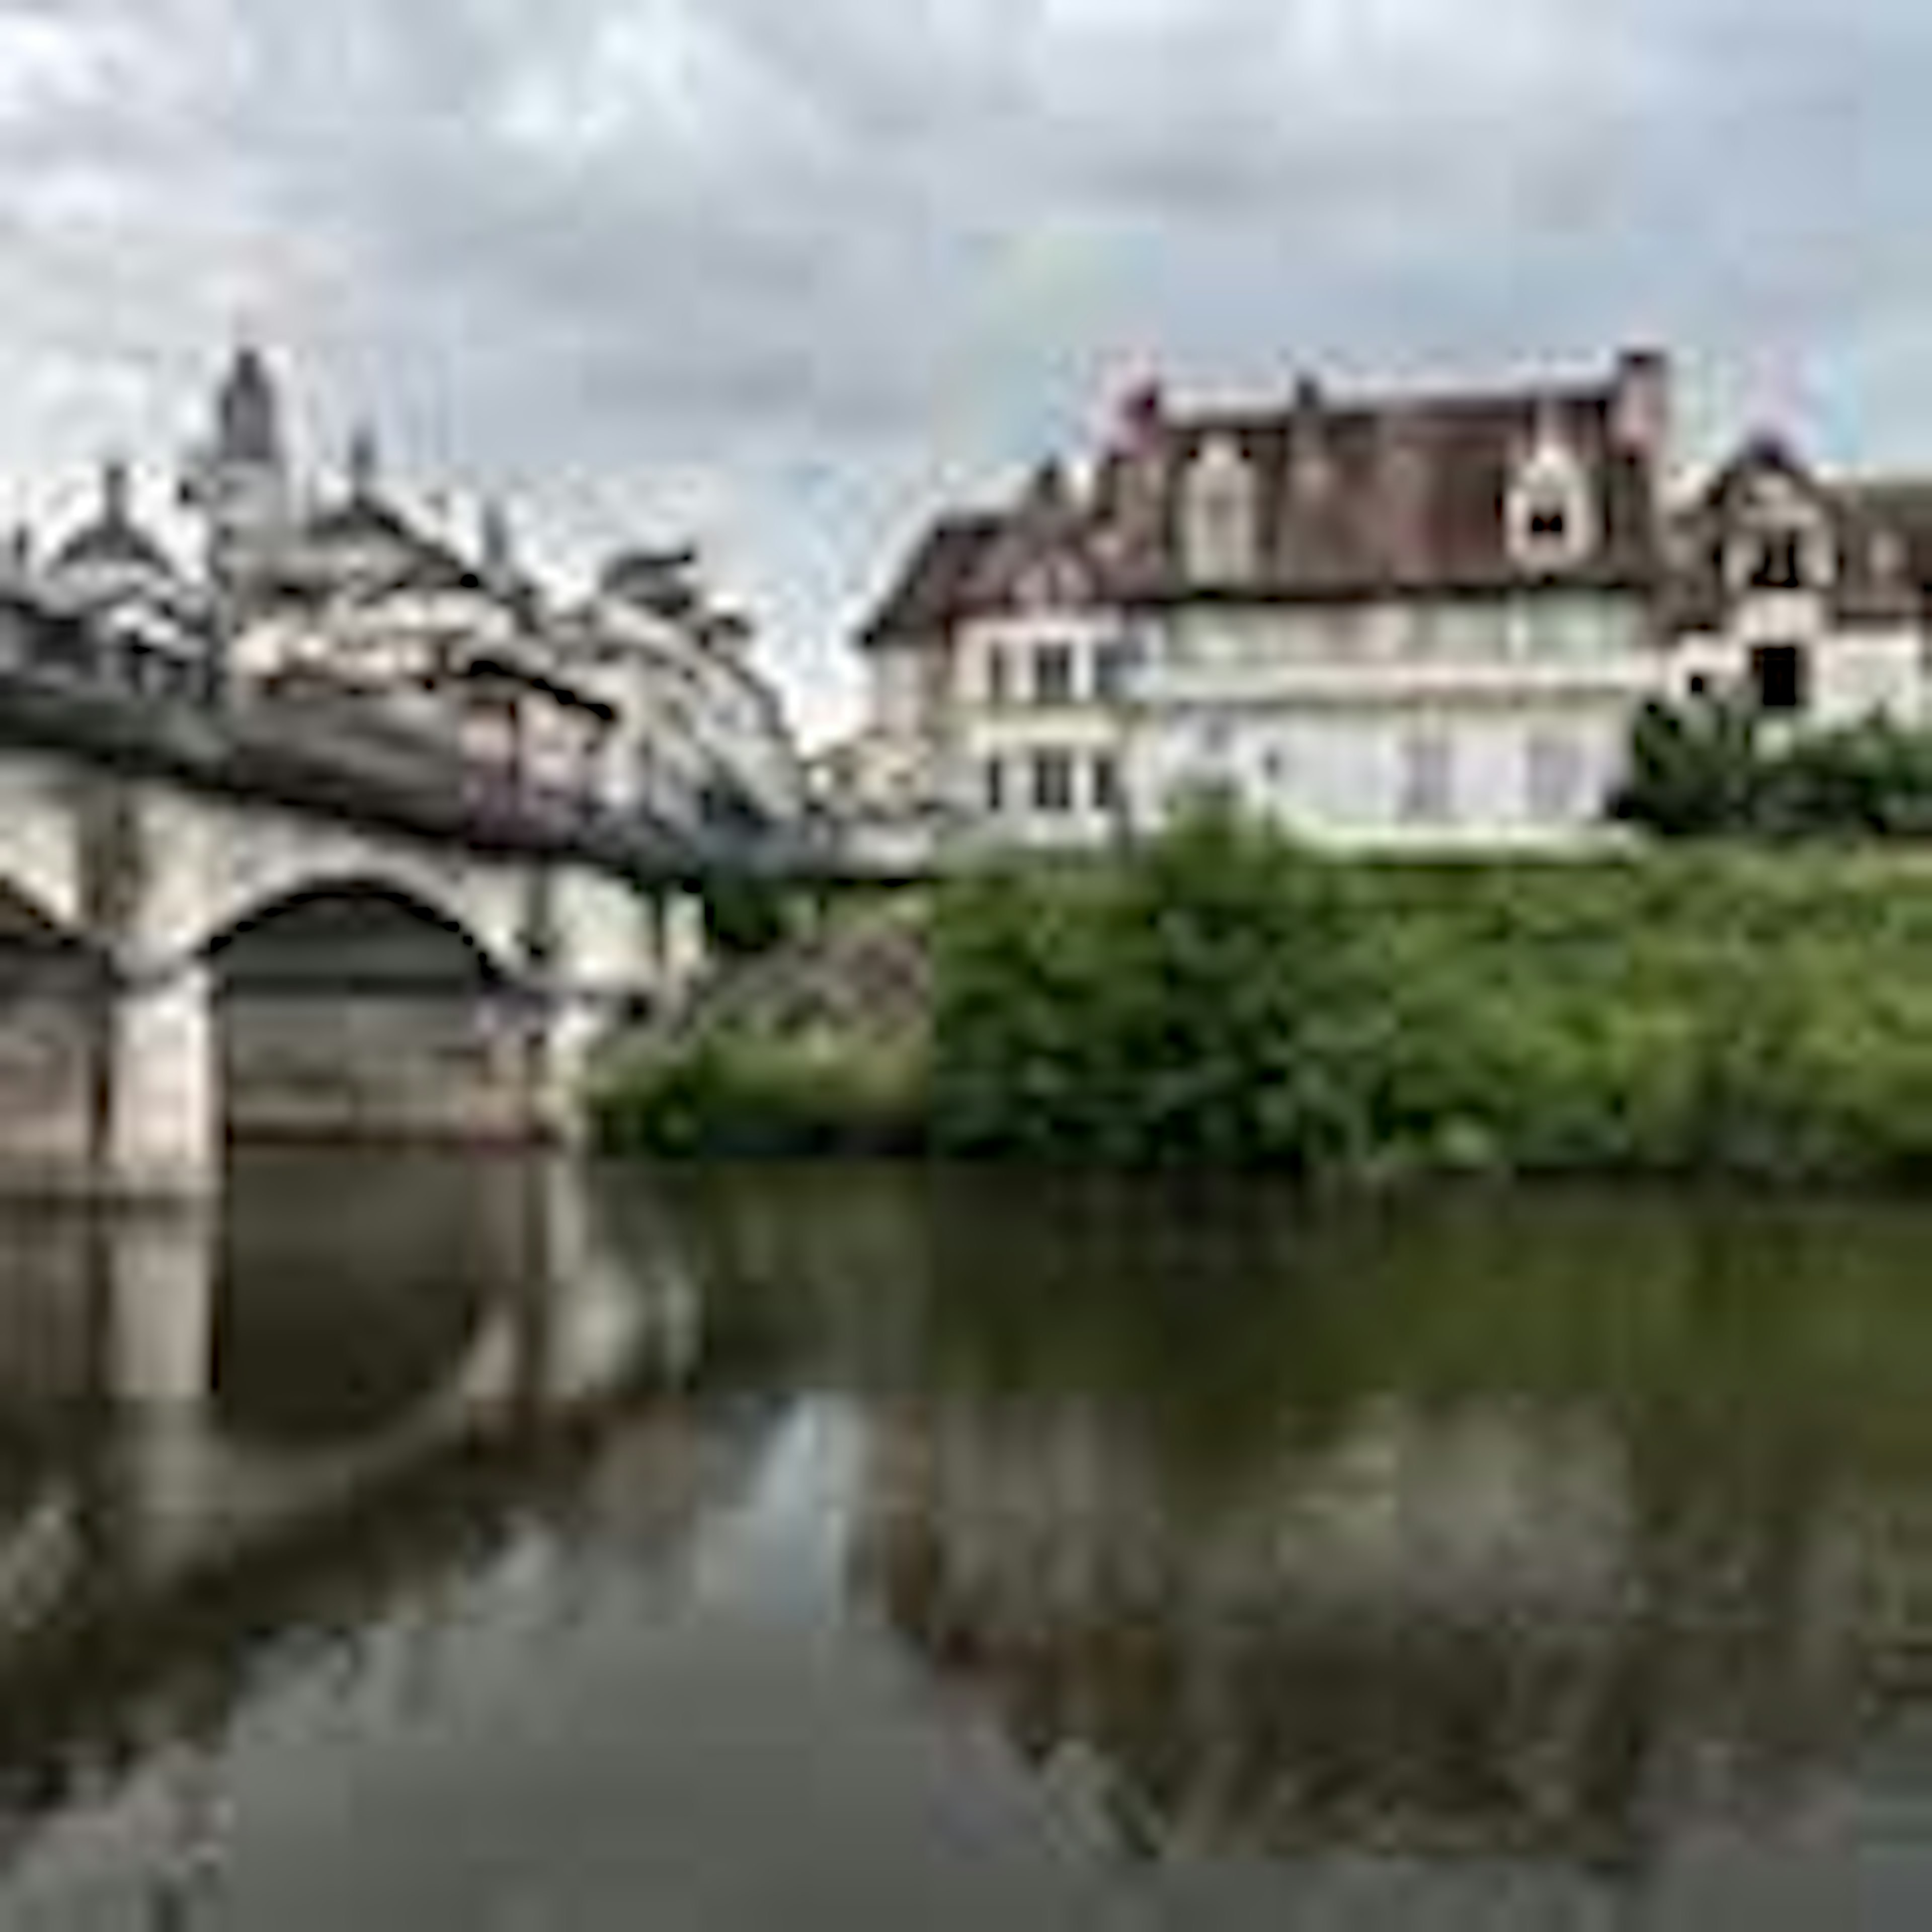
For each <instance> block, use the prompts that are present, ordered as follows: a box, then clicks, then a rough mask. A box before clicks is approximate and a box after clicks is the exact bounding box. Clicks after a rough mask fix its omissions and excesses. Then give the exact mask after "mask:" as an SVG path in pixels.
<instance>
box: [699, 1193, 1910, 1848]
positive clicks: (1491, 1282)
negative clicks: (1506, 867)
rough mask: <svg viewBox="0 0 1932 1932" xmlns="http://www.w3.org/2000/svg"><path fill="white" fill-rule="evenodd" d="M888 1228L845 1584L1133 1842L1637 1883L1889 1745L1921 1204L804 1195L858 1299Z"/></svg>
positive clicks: (1773, 1813) (871, 1329) (833, 1297)
mask: <svg viewBox="0 0 1932 1932" xmlns="http://www.w3.org/2000/svg"><path fill="white" fill-rule="evenodd" d="M882 1210H883V1212H884V1213H885V1214H886V1215H887V1216H888V1217H889V1216H891V1215H892V1214H897V1216H898V1227H897V1231H896V1235H895V1237H894V1238H895V1239H896V1240H897V1241H898V1244H899V1245H898V1253H897V1255H896V1258H895V1262H894V1264H893V1267H892V1274H894V1275H895V1277H896V1280H895V1284H894V1287H895V1292H894V1294H893V1295H892V1301H895V1303H896V1304H897V1306H896V1307H894V1308H893V1309H892V1310H891V1319H890V1320H889V1321H888V1322H886V1323H884V1324H883V1325H881V1324H880V1323H879V1322H871V1323H870V1324H867V1323H864V1322H861V1323H859V1324H857V1325H855V1326H848V1331H847V1334H848V1340H850V1339H853V1337H854V1336H862V1337H869V1339H870V1341H871V1345H872V1346H871V1350H870V1353H869V1359H867V1360H865V1361H863V1362H862V1364H854V1366H855V1367H859V1370H860V1373H861V1374H862V1376H863V1377H864V1379H865V1380H867V1381H868V1382H869V1383H870V1384H871V1386H872V1387H873V1388H874V1391H876V1393H875V1395H874V1409H875V1413H876V1417H877V1420H876V1425H875V1427H874V1429H873V1430H872V1432H871V1450H870V1454H869V1457H868V1467H867V1478H866V1485H865V1497H864V1500H863V1503H862V1509H861V1517H860V1521H859V1525H858V1527H857V1530H856V1535H855V1539H854V1544H853V1583H854V1587H855V1588H856V1589H857V1590H858V1591H859V1592H861V1593H862V1594H863V1595H865V1596H866V1597H868V1598H871V1599H872V1600H874V1601H876V1602H877V1604H879V1605H880V1606H881V1607H883V1610H884V1611H885V1613H886V1615H887V1616H888V1617H889V1620H890V1622H891V1625H892V1628H894V1629H895V1631H897V1632H898V1634H899V1635H900V1637H901V1639H902V1640H903V1641H904V1643H906V1644H907V1646H909V1648H910V1649H911V1650H912V1651H913V1653H914V1654H916V1655H917V1656H918V1657H919V1658H920V1659H921V1661H922V1663H923V1664H924V1665H925V1666H926V1667H927V1668H928V1669H929V1670H930V1671H931V1672H932V1673H933V1674H934V1676H935V1678H937V1679H939V1680H941V1681H943V1682H945V1683H946V1684H947V1685H950V1686H951V1687H953V1688H954V1689H955V1690H956V1691H957V1692H959V1693H960V1694H963V1695H965V1697H968V1699H969V1700H972V1701H973V1702H974V1703H977V1705H978V1706H980V1707H981V1708H982V1709H983V1710H984V1711H986V1712H991V1713H992V1715H995V1717H996V1718H998V1721H999V1722H1000V1724H1001V1726H1002V1727H1003V1729H1004V1731H1005V1733H1006V1734H1007V1736H1008V1737H1009V1738H1010V1740H1011V1742H1012V1744H1013V1748H1014V1749H1015V1751H1016V1754H1017V1756H1018V1757H1019V1758H1020V1759H1021V1760H1023V1761H1024V1762H1025V1763H1027V1764H1028V1765H1030V1766H1034V1767H1037V1768H1039V1769H1043V1770H1044V1769H1049V1768H1050V1767H1053V1766H1057V1765H1058V1764H1061V1763H1063V1762H1065V1761H1067V1760H1076V1761H1077V1762H1078V1763H1079V1765H1080V1766H1082V1767H1083V1768H1085V1769H1086V1770H1087V1771H1088V1772H1091V1782H1092V1783H1093V1784H1094V1787H1095V1789H1096V1791H1097V1802H1098V1804H1099V1805H1100V1808H1101V1809H1102V1811H1103V1812H1104V1814H1105V1815H1106V1818H1107V1820H1109V1826H1110V1829H1112V1831H1113V1832H1115V1835H1116V1836H1117V1839H1118V1842H1119V1843H1120V1844H1121V1846H1123V1847H1124V1849H1128V1850H1130V1851H1131V1852H1133V1853H1135V1854H1136V1855H1145V1854H1148V1853H1152V1852H1160V1851H1161V1850H1163V1849H1169V1848H1175V1847H1181V1846H1186V1847H1188V1848H1190V1849H1193V1850H1196V1851H1199V1849H1201V1848H1202V1847H1203V1846H1219V1847H1220V1848H1222V1849H1226V1850H1240V1851H1244V1852H1253V1851H1256V1850H1259V1849H1266V1850H1268V1851H1271V1852H1274V1853H1276V1854H1277V1855H1311V1854H1314V1853H1317V1852H1321V1853H1331V1852H1334V1851H1336V1850H1337V1849H1343V1848H1352V1849H1356V1850H1358V1851H1370V1852H1379V1853H1383V1854H1387V1853H1390V1852H1399V1853H1401V1854H1403V1855H1406V1856H1410V1857H1424V1858H1440V1857H1442V1856H1444V1855H1459V1856H1460V1855H1469V1854H1481V1855H1484V1856H1485V1857H1488V1858H1494V1857H1497V1856H1507V1857H1510V1858H1517V1859H1523V1858H1529V1859H1532V1860H1537V1861H1559V1862H1560V1863H1562V1864H1568V1865H1571V1866H1574V1867H1577V1868H1579V1869H1580V1870H1588V1871H1592V1872H1595V1873H1600V1874H1603V1875H1606V1876H1620V1875H1621V1876H1640V1875H1641V1874H1642V1873H1644V1872H1645V1871H1646V1870H1647V1869H1649V1868H1650V1867H1652V1866H1653V1865H1654V1864H1656V1863H1657V1861H1658V1859H1659V1858H1660V1857H1661V1855H1662V1854H1663V1853H1664V1851H1665V1850H1666V1849H1667V1847H1668V1845H1669V1843H1670V1841H1672V1840H1673V1838H1677V1837H1679V1836H1684V1835H1689V1834H1691V1833H1692V1832H1694V1831H1696V1830H1698V1829H1703V1828H1706V1827H1708V1826H1710V1825H1711V1824H1712V1822H1713V1821H1715V1820H1725V1821H1727V1822H1728V1823H1731V1824H1733V1825H1736V1826H1739V1827H1740V1828H1742V1829H1747V1830H1749V1829H1754V1828H1756V1827H1757V1826H1765V1827H1766V1828H1768V1827H1769V1823H1770V1821H1772V1820H1777V1819H1779V1818H1781V1817H1788V1816H1790V1815H1791V1814H1793V1812H1794V1811H1795V1808H1796V1806H1797V1805H1799V1802H1800V1801H1801V1800H1802V1799H1803V1798H1804V1797H1805V1796H1807V1795H1808V1794H1810V1793H1815V1791H1816V1790H1817V1789H1818V1788H1819V1787H1820V1786H1829V1784H1832V1781H1835V1780H1838V1779H1840V1778H1845V1777H1847V1776H1849V1775H1851V1773H1852V1769H1853V1768H1854V1767H1855V1765H1856V1764H1857V1763H1858V1761H1859V1759H1860V1757H1861V1754H1863V1753H1864V1752H1866V1751H1868V1750H1869V1749H1870V1747H1871V1746H1872V1745H1873V1743H1874V1742H1875V1740H1876V1738H1877V1737H1878V1736H1879V1735H1881V1734H1883V1733H1888V1732H1890V1733H1894V1734H1899V1733H1903V1726H1904V1720H1905V1719H1906V1717H1907V1716H1908V1715H1909V1706H1910V1704H1911V1703H1912V1702H1914V1701H1915V1700H1916V1698H1917V1696H1918V1693H1919V1691H1921V1688H1924V1676H1925V1671H1924V1659H1925V1658H1926V1657H1927V1655H1932V1652H1928V1649H1927V1640H1928V1639H1932V1481H1928V1479H1932V1406H1928V1405H1927V1400H1926V1397H1927V1394H1932V1299H1928V1298H1927V1295H1926V1293H1925V1283H1924V1263H1923V1259H1922V1257H1923V1256H1924V1253H1925V1251H1926V1242H1927V1235H1928V1233H1932V1218H1928V1217H1927V1216H1926V1215H1925V1214H1924V1213H1922V1212H1921V1211H1918V1210H1915V1209H1910V1208H1898V1207H1887V1206H1882V1205H1873V1204H1864V1205H1857V1206H1851V1205H1841V1206H1820V1207H1816V1208H1790V1207H1779V1206H1777V1205H1769V1204H1766V1203H1763V1202H1754V1203H1748V1204H1747V1203H1742V1202H1733V1203H1730V1204H1726V1203H1723V1202H1705V1203H1703V1204H1691V1205H1687V1204H1685V1203H1682V1202H1667V1201H1652V1202H1645V1201H1643V1200H1641V1199H1636V1200H1633V1199H1619V1200H1616V1201H1603V1200H1589V1199H1569V1200H1563V1199H1558V1200H1547V1199H1546V1200H1541V1201H1538V1202H1535V1203H1529V1202H1513V1201H1508V1200H1499V1199H1481V1200H1475V1201H1470V1200H1462V1201H1457V1202H1433V1203H1423V1204H1411V1205H1409V1206H1407V1207H1405V1208H1403V1209H1402V1210H1401V1211H1395V1210H1393V1209H1374V1208H1358V1209H1355V1210H1351V1211H1339V1210H1331V1211H1326V1212H1324V1213H1320V1214H1313V1213H1307V1212H1303V1211H1298V1210H1296V1209H1295V1208H1292V1207H1290V1206H1289V1205H1286V1204H1284V1203H1283V1202H1282V1201H1280V1199H1271V1198H1270V1197H1268V1196H1265V1195H1260V1194H1257V1193H1255V1192H1254V1191H1253V1190H1235V1189H1227V1190H1222V1189H1214V1188H1209V1189H1206V1190H1200V1189H1193V1190H1184V1191H1181V1192H1169V1193H1163V1194H1160V1195H1157V1196H1154V1197H1150V1196H1149V1195H1148V1192H1147V1191H1146V1190H1145V1189H1139V1190H1115V1189H1109V1188H1106V1187H1100V1186H1098V1185H1097V1184H1060V1185H1058V1186H1057V1187H1052V1188H1049V1189H1046V1190H1041V1191H1039V1192H1037V1193H1034V1196H1032V1197H1031V1200H1030V1201H1028V1202H1027V1203H1026V1204H1025V1206H1024V1207H1022V1204H1021V1203H1020V1202H1019V1201H1018V1200H1016V1199H1015V1197H1014V1196H1013V1193H1012V1192H1011V1190H1010V1189H1000V1188H995V1187H992V1184H988V1183H983V1182H980V1183H976V1182H973V1181H952V1182H943V1183H936V1184H933V1185H932V1186H930V1187H928V1188H927V1189H926V1190H924V1191H923V1193H922V1194H921V1195H920V1196H919V1198H918V1199H916V1201H912V1200H909V1199H907V1196H906V1195H905V1193H904V1190H894V1191H892V1193H888V1195H887V1196H885V1197H884V1199H883V1201H882V1202H869V1203H868V1202H864V1201H862V1200H858V1201H854V1202H850V1203H847V1206H846V1211H845V1212H844V1214H842V1215H840V1216H838V1217H834V1218H833V1219H832V1220H830V1221H829V1222H826V1223H822V1224H820V1223H817V1222H814V1223H813V1224H812V1225H813V1226H814V1229H815V1232H817V1233H818V1234H820V1235H821V1237H822V1247H821V1249H820V1275H819V1279H820V1283H821V1286H822V1289H823V1294H824V1296H825V1298H826V1301H827V1303H828V1304H829V1305H831V1306H834V1307H836V1306H838V1305H839V1304H840V1303H841V1300H842V1301H844V1303H846V1304H849V1303H850V1301H851V1298H852V1279H851V1274H850V1270H851V1268H852V1258H853V1256H854V1255H855V1254H857V1253H862V1252H864V1251H865V1248H866V1247H867V1245H868V1243H869V1244H877V1243H878V1242H879V1241H880V1229H881V1226H882V1223H881V1222H880V1219H879V1216H880V1213H881V1211H882ZM717 1211H718V1210H717V1208H716V1204H715V1202H714V1203H712V1204H711V1205H709V1206H708V1207H706V1208H700V1209H699V1210H698V1213H699V1214H700V1219H703V1218H707V1217H708V1218H711V1219H714V1220H715V1217H716V1214H717ZM776 1218H777V1219H778V1220H779V1221H782V1220H783V1217H782V1215H780V1216H778V1217H776ZM774 1219H775V1217H774V1210H773V1205H772V1199H771V1197H770V1194H769V1190H768V1189H767V1190H760V1195H759V1198H757V1199H754V1200H751V1201H748V1202H742V1203H740V1204H739V1208H738V1209H737V1211H736V1212H730V1211H727V1212H726V1214H725V1216H724V1220H725V1223H726V1224H727V1229H728V1230H729V1232H728V1235H727V1245H728V1244H736V1254H737V1257H738V1262H739V1265H740V1266H741V1267H742V1268H745V1270H747V1271H748V1274H750V1276H751V1277H752V1278H753V1279H754V1280H755V1279H756V1278H757V1276H758V1274H760V1271H761V1270H762V1269H763V1268H768V1267H769V1266H770V1265H772V1259H773V1255H774V1253H775V1250H769V1249H768V1248H767V1246H766V1244H767V1243H768V1242H769V1241H771V1240H772V1234H773V1223H774ZM790 1242H791V1244H792V1245H793V1247H794V1248H795V1247H796V1229H795V1228H794V1229H793V1230H792V1231H791V1233H790ZM886 1245H887V1246H888V1247H889V1246H890V1245H891V1243H890V1241H887V1243H886ZM909 1283H910V1284H916V1292H914V1293H913V1294H912V1295H907V1292H905V1291H906V1287H907V1284H909ZM909 1301H910V1302H913V1303H916V1305H917V1307H918V1308H919V1316H920V1319H919V1324H918V1327H917V1331H916V1336H915V1337H913V1346H912V1347H911V1348H910V1349H904V1346H903V1344H904V1341H905V1340H906V1322H905V1309H906V1304H907V1303H908V1302H909ZM888 1338H890V1339H888ZM892 1340H896V1342H897V1343H898V1344H899V1345H900V1346H899V1347H898V1350H897V1352H895V1348H894V1347H893V1346H892ZM882 1342H883V1343H885V1346H880V1343H882ZM861 1354H862V1355H864V1354H865V1351H864V1350H862V1351H861Z"/></svg>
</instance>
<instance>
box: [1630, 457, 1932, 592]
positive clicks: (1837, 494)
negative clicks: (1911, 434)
mask: <svg viewBox="0 0 1932 1932" xmlns="http://www.w3.org/2000/svg"><path fill="white" fill-rule="evenodd" d="M1768 477H1777V478H1781V479H1782V480H1783V481H1785V482H1786V483H1787V484H1790V486H1791V487H1792V488H1793V489H1794V490H1796V491H1797V492H1798V493H1799V495H1800V496H1802V497H1803V498H1805V499H1807V500H1808V501H1809V502H1811V503H1812V504H1813V505H1815V507H1816V508H1817V510H1818V511H1819V513H1820V514H1821V515H1822V516H1823V517H1824V518H1825V520H1826V523H1827V525H1828V526H1829V530H1830V532H1831V538H1832V548H1833V556H1834V565H1835V568H1834V571H1833V576H1832V585H1831V589H1830V592H1829V595H1830V598H1831V602H1832V616H1833V619H1834V620H1835V622H1838V623H1841V624H1851V625H1856V624H1860V623H1865V624H1874V623H1884V624H1895V623H1900V622H1911V621H1912V620H1914V619H1915V618H1916V617H1917V616H1918V613H1920V611H1921V610H1922V609H1923V608H1924V602H1925V599H1926V596H1927V592H1928V590H1932V481H1927V480H1924V479H1921V478H1911V477H1878V476H1875V477H1852V478H1829V477H1825V476H1821V475H1818V474H1817V473H1816V472H1814V471H1813V470H1811V469H1810V468H1809V467H1808V466H1807V465H1806V464H1805V463H1804V462H1803V460H1802V459H1801V458H1799V457H1798V456H1797V455H1796V454H1795V453H1794V452H1793V450H1792V449H1791V448H1790V446H1789V445H1788V444H1787V443H1785V442H1784V440H1783V439H1782V438H1781V437H1776V436H1772V435H1759V436H1756V437H1752V438H1751V439H1750V440H1748V441H1747V442H1746V443H1745V444H1744V446H1742V448H1741V449H1739V451H1738V452H1736V455H1733V457H1732V458H1730V460H1728V461H1727V462H1726V463H1724V464H1723V465H1722V466H1721V467H1720V468H1719V469H1718V471H1717V472H1716V473H1715V475H1713V476H1712V478H1711V480H1710V481H1709V483H1708V484H1706V486H1705V488H1704V490H1703V493H1701V494H1700V496H1699V497H1698V498H1697V500H1696V501H1695V502H1694V503H1692V504H1691V505H1689V506H1688V508H1685V509H1684V510H1683V511H1681V512H1679V514H1678V515H1677V516H1676V517H1674V518H1673V520H1672V523H1671V533H1670V547H1671V551H1672V569H1671V573H1670V586H1669V595H1668V597H1667V603H1666V610H1667V616H1668V618H1669V619H1670V623H1671V624H1672V625H1673V628H1676V629H1679V630H1711V629H1715V628H1718V626H1719V625H1721V623H1722V622H1723V619H1724V611H1725V609H1726V607H1727V604H1728V603H1729V601H1730V595H1731V591H1730V585H1729V584H1728V583H1727V580H1726V568H1725V560H1726V557H1727V553H1728V551H1729V549H1730V544H1732V542H1733V541H1734V540H1735V538H1736V535H1737V534H1738V532H1739V517H1740V516H1741V514H1742V512H1743V511H1744V509H1745V506H1746V505H1748V502H1749V500H1750V497H1751V492H1752V490H1753V489H1754V487H1756V486H1757V485H1758V484H1760V483H1761V482H1762V481H1763V480H1764V479H1765V478H1768Z"/></svg>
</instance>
